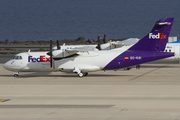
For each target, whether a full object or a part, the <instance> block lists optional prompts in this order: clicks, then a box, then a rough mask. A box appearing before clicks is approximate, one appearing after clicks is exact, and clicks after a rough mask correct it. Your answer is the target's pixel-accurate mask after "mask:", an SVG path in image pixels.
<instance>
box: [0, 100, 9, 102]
mask: <svg viewBox="0 0 180 120" xmlns="http://www.w3.org/2000/svg"><path fill="white" fill-rule="evenodd" d="M9 100H10V99H0V102H6V101H9Z"/></svg>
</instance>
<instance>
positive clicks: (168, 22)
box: [129, 18, 174, 51]
mask: <svg viewBox="0 0 180 120" xmlns="http://www.w3.org/2000/svg"><path fill="white" fill-rule="evenodd" d="M173 21H174V18H163V19H160V20H159V21H157V22H156V24H155V25H154V27H153V29H152V30H151V32H150V33H149V34H147V35H146V36H145V37H144V38H142V39H141V40H139V42H137V43H136V44H135V45H133V46H132V47H131V48H129V50H142V51H164V49H165V47H166V43H167V42H168V37H169V34H170V31H171V27H172V24H173Z"/></svg>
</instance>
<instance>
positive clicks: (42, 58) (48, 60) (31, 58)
mask: <svg viewBox="0 0 180 120" xmlns="http://www.w3.org/2000/svg"><path fill="white" fill-rule="evenodd" d="M28 62H50V57H46V56H45V55H42V56H40V57H38V58H35V57H32V56H28Z"/></svg>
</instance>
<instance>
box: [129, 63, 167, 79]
mask: <svg viewBox="0 0 180 120" xmlns="http://www.w3.org/2000/svg"><path fill="white" fill-rule="evenodd" d="M167 65H169V64H166V65H164V66H160V67H158V68H156V69H154V70H151V71H148V72H146V73H144V74H142V75H139V76H137V77H134V78H132V79H130V80H129V81H133V80H135V79H137V78H140V77H142V76H144V75H147V74H149V73H151V72H154V71H156V70H158V69H160V68H163V67H166V66H167Z"/></svg>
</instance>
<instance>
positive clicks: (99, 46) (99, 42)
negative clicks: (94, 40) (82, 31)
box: [96, 34, 101, 50]
mask: <svg viewBox="0 0 180 120" xmlns="http://www.w3.org/2000/svg"><path fill="white" fill-rule="evenodd" d="M96 48H97V49H98V50H101V41H100V34H99V35H98V45H97V47H96Z"/></svg>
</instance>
